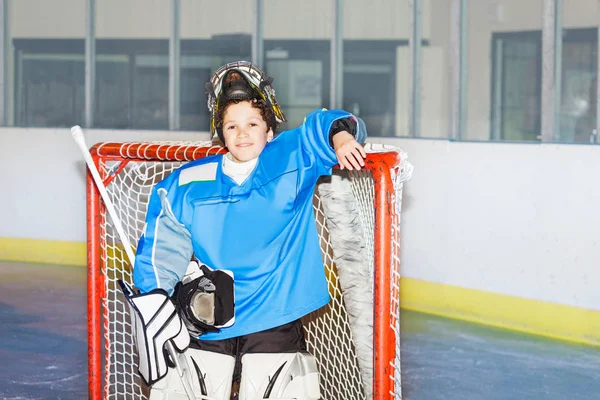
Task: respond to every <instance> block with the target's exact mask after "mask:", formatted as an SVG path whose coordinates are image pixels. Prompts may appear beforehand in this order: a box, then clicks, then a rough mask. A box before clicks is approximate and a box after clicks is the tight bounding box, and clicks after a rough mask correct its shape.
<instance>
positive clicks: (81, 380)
mask: <svg viewBox="0 0 600 400" xmlns="http://www.w3.org/2000/svg"><path fill="white" fill-rule="evenodd" d="M85 282H86V271H85V269H84V268H81V267H68V266H57V265H43V264H25V263H13V262H4V261H0V399H6V400H17V399H19V400H26V399H27V400H29V399H31V400H34V399H35V400H38V399H85V398H87V342H86V339H87V333H86V301H87V299H86V284H85ZM402 368H403V370H402V379H403V393H404V399H405V400H442V399H444V400H446V399H450V400H453V399H457V400H471V399H472V400H487V399H489V400H496V399H497V400H509V399H510V400H513V399H515V400H516V399H528V400H529V399H531V400H597V399H600V348H594V347H587V346H578V345H572V344H568V343H564V342H559V341H553V340H547V339H543V338H539V337H536V336H530V335H524V334H517V333H513V332H508V331H504V330H499V329H491V328H487V327H483V326H479V325H475V324H469V323H464V322H459V321H454V320H449V319H444V318H438V317H434V316H430V315H425V314H420V313H415V312H408V311H403V312H402ZM324 400H327V399H324ZM349 400H351V399H349Z"/></svg>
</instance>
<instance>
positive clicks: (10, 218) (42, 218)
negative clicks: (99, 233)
mask: <svg viewBox="0 0 600 400" xmlns="http://www.w3.org/2000/svg"><path fill="white" fill-rule="evenodd" d="M209 138H210V135H209V134H208V133H197V132H161V131H108V130H106V131H105V130H89V131H86V141H87V144H88V146H92V145H93V144H94V143H97V142H101V141H142V140H145V141H148V140H165V139H168V140H209ZM0 166H1V168H2V171H3V172H2V174H0V188H2V189H1V191H2V193H3V194H4V195H3V196H2V197H1V198H0V221H1V222H2V223H0V237H11V238H30V239H45V240H64V241H76V242H77V241H78V242H84V241H86V214H85V212H86V211H85V176H86V175H85V171H86V169H85V168H86V167H85V163H84V161H83V158H82V156H81V153H80V152H79V149H78V147H77V146H76V145H75V142H74V141H73V138H72V137H71V133H70V130H69V129H68V128H62V129H26V128H22V129H21V128H0Z"/></svg>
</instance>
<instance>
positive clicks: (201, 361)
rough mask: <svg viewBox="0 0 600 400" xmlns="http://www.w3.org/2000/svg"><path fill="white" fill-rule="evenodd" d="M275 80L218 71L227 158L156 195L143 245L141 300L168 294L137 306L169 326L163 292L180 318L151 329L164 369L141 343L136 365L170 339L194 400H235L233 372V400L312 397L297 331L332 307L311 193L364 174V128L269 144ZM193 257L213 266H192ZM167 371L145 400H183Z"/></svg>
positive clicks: (332, 128)
mask: <svg viewBox="0 0 600 400" xmlns="http://www.w3.org/2000/svg"><path fill="white" fill-rule="evenodd" d="M271 82H272V79H271V78H267V77H266V76H265V75H264V74H263V73H262V71H260V70H259V69H258V68H257V67H255V66H254V65H252V64H250V63H247V62H236V63H231V64H227V65H225V66H223V67H221V68H220V69H219V70H218V71H217V72H215V74H214V75H213V77H212V79H211V82H210V83H209V84H208V85H207V87H208V90H209V109H210V111H211V131H212V132H213V133H215V132H216V134H217V135H218V136H219V138H220V139H221V141H222V142H223V143H224V144H225V146H226V147H227V149H228V151H229V153H228V154H226V155H218V156H212V157H207V158H204V159H200V160H197V161H194V162H190V163H188V164H186V165H184V166H183V167H181V168H180V169H178V170H177V171H175V172H173V173H172V174H171V175H170V176H168V177H167V178H166V179H165V180H163V181H162V182H160V183H159V184H157V185H156V187H155V188H154V190H153V193H152V197H151V199H150V202H149V204H148V211H147V217H146V219H147V221H146V222H147V223H146V227H145V229H144V234H143V235H142V237H141V239H140V241H139V244H138V248H137V257H136V262H135V267H134V283H135V286H136V287H137V288H138V289H139V290H140V292H141V293H142V294H140V295H138V296H137V297H138V299H142V298H143V296H145V295H160V296H163V297H161V299H163V300H160V301H158V302H149V301H147V302H146V303H152V304H153V305H150V306H148V305H146V304H145V305H141V306H140V307H145V309H144V312H145V313H146V315H149V316H150V317H151V318H146V319H148V320H153V321H159V320H160V321H162V320H163V319H161V318H162V315H163V313H162V310H163V309H164V306H165V304H170V303H169V302H170V301H171V300H170V299H169V298H168V297H167V294H169V295H173V298H174V299H175V306H176V307H177V309H178V310H179V314H180V316H181V317H182V318H183V323H182V322H181V320H179V318H178V316H177V318H175V317H169V318H164V321H163V322H162V325H160V324H159V325H160V326H159V327H158V329H154V328H153V329H154V330H153V331H152V333H149V331H146V332H145V335H146V336H148V337H151V339H152V340H150V339H147V343H146V345H147V348H146V349H145V350H146V351H145V353H148V348H149V347H152V346H154V347H155V348H154V349H153V350H154V352H155V353H156V354H157V356H156V357H155V358H157V359H158V360H155V359H153V358H152V357H147V354H142V353H144V351H143V350H144V349H140V342H139V340H138V352H140V362H141V363H142V362H144V363H146V362H147V363H150V364H151V363H152V362H157V363H160V362H161V361H162V360H160V358H161V357H164V355H163V354H164V353H163V351H162V344H164V343H165V340H171V341H172V343H173V344H174V345H175V347H177V348H178V349H179V350H180V351H184V350H185V357H186V359H188V360H189V362H188V365H191V366H192V367H191V368H190V369H193V371H194V372H195V374H194V377H195V378H197V382H194V383H193V386H194V390H195V391H196V392H198V395H202V396H204V397H202V398H210V399H219V400H221V399H229V397H230V393H231V384H232V375H233V381H235V382H239V385H240V389H239V399H240V400H252V399H255V398H271V399H289V398H296V399H319V398H320V395H319V387H318V372H317V370H316V364H315V361H314V358H313V357H312V356H311V355H310V354H308V353H307V352H306V343H305V340H304V335H303V328H302V323H301V322H300V318H301V317H302V316H304V315H306V314H308V313H310V312H312V311H314V310H316V309H318V308H320V307H322V306H324V305H325V304H327V303H328V301H329V293H328V288H327V282H326V279H325V274H324V269H323V260H322V257H321V252H320V247H319V239H318V236H317V229H316V223H315V220H314V215H313V210H312V196H313V191H314V188H315V185H316V182H317V179H318V178H319V177H320V176H322V175H330V174H331V168H332V167H333V166H334V165H335V164H338V163H339V164H340V167H341V168H342V169H343V168H347V169H350V170H352V169H360V168H361V167H362V166H364V160H363V159H364V157H365V156H366V155H365V152H364V149H363V148H362V146H361V144H360V143H362V142H364V140H365V139H366V130H365V128H364V124H363V123H362V121H361V120H360V119H358V118H357V117H354V116H352V115H351V114H349V113H347V112H345V111H340V110H333V111H326V110H319V111H314V112H312V113H310V114H309V115H308V116H307V117H306V118H305V121H304V123H303V124H302V126H301V127H299V128H296V129H292V130H289V131H285V132H282V133H280V134H279V135H278V136H277V137H275V134H274V133H275V131H276V129H277V127H278V125H279V123H280V122H283V121H285V117H284V115H283V112H282V111H281V109H280V107H279V105H278V104H277V101H276V98H275V93H274V91H273V89H272V88H271ZM192 256H195V257H196V258H197V259H199V260H202V262H203V263H205V264H206V265H207V266H209V267H210V268H208V267H207V266H204V265H203V266H202V267H198V264H196V263H191V264H190V263H189V260H190V258H191V257H192ZM188 267H189V268H188ZM141 303H142V301H140V304H141ZM152 307H154V308H152ZM171 307H172V306H171ZM165 315H166V314H165ZM158 317H161V318H158ZM146 322H147V321H146ZM146 322H145V323H146ZM149 324H150V323H147V324H146V325H149ZM186 327H187V330H189V331H190V334H191V335H192V336H193V339H192V340H191V343H190V345H189V348H188V349H187V350H186V349H185V348H186V347H187V343H186V342H185V339H183V336H182V335H184V334H185V335H186V336H187V330H186ZM144 329H146V328H144ZM164 332H172V333H170V334H169V335H167V334H165V333H164ZM161 335H162V336H161ZM157 338H160V339H157ZM165 338H166V339H165ZM142 347H143V346H142ZM151 350H152V349H151ZM166 362H167V363H168V362H169V360H168V359H167V361H166ZM240 370H241V376H240ZM171 371H173V370H171ZM140 372H142V366H140ZM165 373H166V371H165V369H164V368H163V369H162V372H159V373H157V374H156V375H155V376H153V377H152V375H150V376H151V377H152V378H150V379H149V378H148V374H144V373H142V375H143V376H144V379H145V380H146V382H147V383H149V384H153V387H152V391H151V399H176V398H186V397H185V392H184V391H183V388H182V383H181V381H180V378H179V376H177V374H175V373H174V372H170V373H168V374H167V376H166V378H164V379H161V378H162V377H163V376H164V374H165ZM155 382H156V383H155Z"/></svg>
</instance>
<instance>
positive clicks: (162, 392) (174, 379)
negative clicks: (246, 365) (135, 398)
mask: <svg viewBox="0 0 600 400" xmlns="http://www.w3.org/2000/svg"><path fill="white" fill-rule="evenodd" d="M185 356H186V360H187V362H188V366H189V369H190V371H192V372H193V374H192V375H194V377H197V373H196V367H195V366H194V362H195V364H196V365H197V366H198V369H199V371H200V372H199V375H200V376H201V377H202V378H201V379H200V378H197V379H195V380H194V382H193V388H194V392H195V393H196V397H197V398H198V399H205V400H229V398H230V397H231V380H232V377H233V368H234V366H235V358H234V357H232V356H228V355H225V354H219V353H213V352H211V351H204V350H197V349H192V348H188V349H187V350H186V351H185ZM150 400H188V396H187V395H186V393H185V389H184V388H183V385H182V383H181V380H180V378H179V375H178V374H177V371H176V370H175V369H174V368H169V372H168V373H167V376H165V377H164V378H163V379H161V380H160V381H158V382H156V383H155V384H154V385H152V389H151V390H150Z"/></svg>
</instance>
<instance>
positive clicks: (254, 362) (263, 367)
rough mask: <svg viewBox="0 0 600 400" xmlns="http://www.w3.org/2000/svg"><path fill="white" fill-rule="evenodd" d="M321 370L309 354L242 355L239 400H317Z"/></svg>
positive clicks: (318, 397) (319, 395)
mask: <svg viewBox="0 0 600 400" xmlns="http://www.w3.org/2000/svg"><path fill="white" fill-rule="evenodd" d="M320 398H321V394H320V390H319V371H318V370H317V362H316V360H315V358H314V357H313V356H312V355H310V354H306V353H274V354H268V353H254V354H245V355H244V356H242V379H241V382H240V397H239V399H240V400H256V399H277V400H318V399H320Z"/></svg>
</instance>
